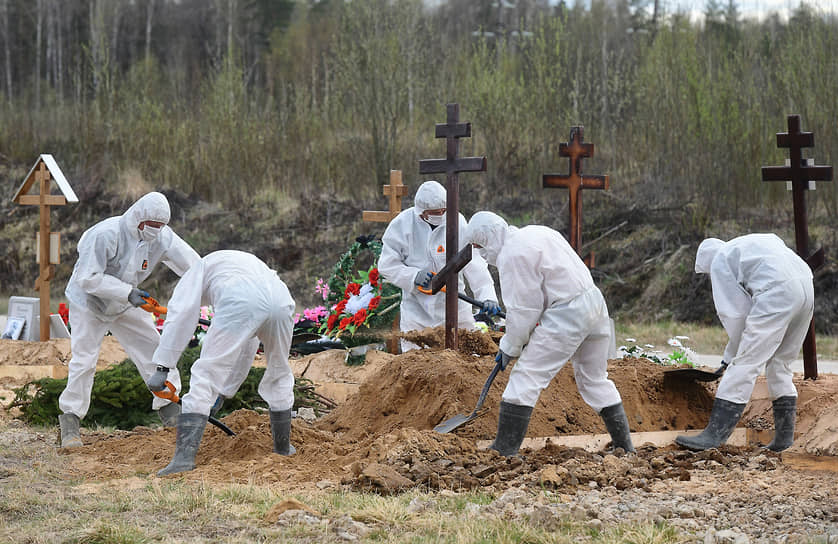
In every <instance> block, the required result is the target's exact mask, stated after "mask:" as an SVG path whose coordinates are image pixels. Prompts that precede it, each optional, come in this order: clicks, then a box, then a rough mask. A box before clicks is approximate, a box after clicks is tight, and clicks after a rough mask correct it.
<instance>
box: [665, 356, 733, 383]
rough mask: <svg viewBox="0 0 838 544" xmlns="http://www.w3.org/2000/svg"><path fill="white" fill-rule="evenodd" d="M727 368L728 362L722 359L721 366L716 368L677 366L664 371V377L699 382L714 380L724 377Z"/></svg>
mask: <svg viewBox="0 0 838 544" xmlns="http://www.w3.org/2000/svg"><path fill="white" fill-rule="evenodd" d="M726 368H727V363H726V362H724V361H722V364H721V366H720V367H719V368H718V369H717V370H715V371H710V370H700V369H698V368H677V369H675V370H666V371H664V373H663V377H664V379H666V378H673V379H679V380H695V381H697V382H714V381H716V380H718V379H719V378H721V377H722V375H723V374H724V373H725V369H726Z"/></svg>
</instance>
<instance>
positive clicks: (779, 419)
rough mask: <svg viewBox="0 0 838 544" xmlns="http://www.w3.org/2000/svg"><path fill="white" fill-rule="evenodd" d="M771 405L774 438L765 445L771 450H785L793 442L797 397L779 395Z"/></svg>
mask: <svg viewBox="0 0 838 544" xmlns="http://www.w3.org/2000/svg"><path fill="white" fill-rule="evenodd" d="M771 405H772V406H773V408H774V440H772V441H771V443H770V444H768V446H766V447H767V448H768V449H769V450H771V451H783V450H787V449H789V448H790V447H791V445H792V442H794V420H795V419H796V418H797V397H780V398H778V399H774V402H772V403H771Z"/></svg>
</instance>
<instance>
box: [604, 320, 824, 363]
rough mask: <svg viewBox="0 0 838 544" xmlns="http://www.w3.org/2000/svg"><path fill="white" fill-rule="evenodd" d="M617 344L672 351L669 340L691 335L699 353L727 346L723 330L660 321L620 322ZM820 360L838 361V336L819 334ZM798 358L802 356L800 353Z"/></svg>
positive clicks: (692, 346) (689, 343) (719, 351)
mask: <svg viewBox="0 0 838 544" xmlns="http://www.w3.org/2000/svg"><path fill="white" fill-rule="evenodd" d="M615 326H616V329H617V345H618V346H619V345H621V344H623V343H625V339H626V338H634V339H636V340H637V343H638V344H641V345H642V344H653V345H655V346H656V347H657V348H660V349H663V350H664V351H666V350H667V349H670V348H669V346H668V345H667V343H666V341H667V340H668V339H670V338H672V337H674V336H689V340H686V341H683V343H684V345H686V346H688V347H689V348H690V349H692V350H693V351H695V352H697V353H702V354H713V353H715V354H719V355H721V354H722V353H723V352H724V349H725V346H726V345H727V340H728V338H727V333H726V332H725V330H724V329H723V328H722V327H720V326H719V327H711V326H707V325H699V324H696V323H681V322H677V321H658V322H655V323H626V322H620V321H617V322H616V323H615ZM815 341H816V343H817V352H818V357H821V358H824V359H833V360H834V359H838V337H833V336H823V335H818V336H816V337H815ZM799 357H803V354H802V353H801V354H800V355H799Z"/></svg>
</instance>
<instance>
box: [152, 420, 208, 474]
mask: <svg viewBox="0 0 838 544" xmlns="http://www.w3.org/2000/svg"><path fill="white" fill-rule="evenodd" d="M207 419H209V418H208V416H205V415H203V414H180V416H178V420H177V438H176V439H175V455H174V457H172V461H171V462H170V463H169V464H168V466H166V468H164V469H162V470H160V471H159V472H158V473H157V475H158V476H165V475H167V474H177V473H178V472H186V471H188V470H193V469H194V468H195V455H196V454H197V453H198V446H200V445H201V439H202V438H203V437H204V428H206V426H207Z"/></svg>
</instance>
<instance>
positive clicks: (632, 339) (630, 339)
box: [626, 338, 637, 344]
mask: <svg viewBox="0 0 838 544" xmlns="http://www.w3.org/2000/svg"><path fill="white" fill-rule="evenodd" d="M626 342H634V343H635V344H636V343H637V339H635V338H626Z"/></svg>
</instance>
